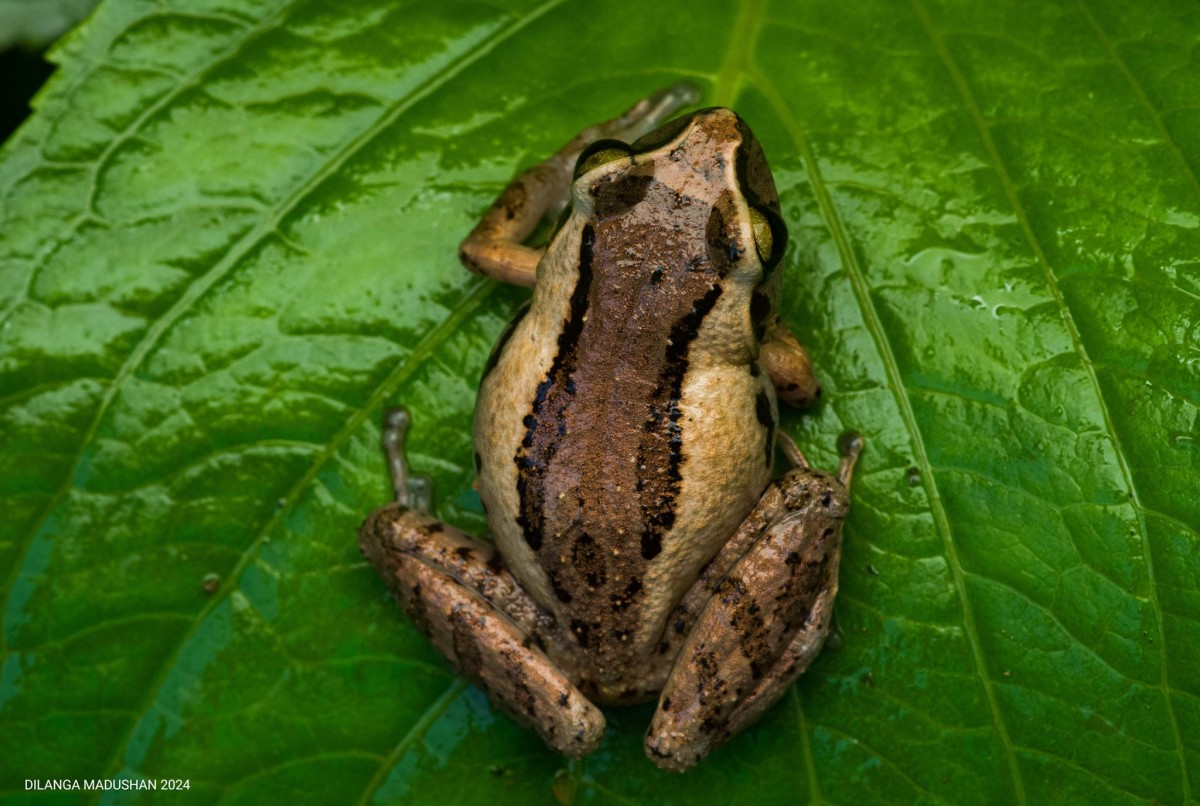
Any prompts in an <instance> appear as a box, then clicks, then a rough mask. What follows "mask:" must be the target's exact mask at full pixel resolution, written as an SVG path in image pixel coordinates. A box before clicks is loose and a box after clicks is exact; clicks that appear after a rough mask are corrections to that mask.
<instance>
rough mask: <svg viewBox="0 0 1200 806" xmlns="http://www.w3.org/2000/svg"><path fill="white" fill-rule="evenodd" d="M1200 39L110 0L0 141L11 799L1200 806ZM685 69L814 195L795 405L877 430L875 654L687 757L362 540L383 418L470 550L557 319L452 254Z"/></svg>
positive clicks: (819, 456)
mask: <svg viewBox="0 0 1200 806" xmlns="http://www.w3.org/2000/svg"><path fill="white" fill-rule="evenodd" d="M1198 35H1200V9H1198V8H1197V7H1196V6H1195V5H1194V4H1190V3H1183V2H1178V3H1170V2H1168V3H1160V4H1128V3H1122V2H1119V0H1077V1H1070V0H1057V1H1054V2H1044V1H1043V0H1029V1H1028V2H1019V1H1018V0H1005V2H1001V3H984V2H974V3H961V2H951V0H914V1H913V3H912V4H909V3H903V2H902V3H882V4H880V3H872V4H867V3H837V4H828V3H820V2H815V1H814V0H807V1H806V2H801V1H800V0H794V1H792V0H787V1H785V0H772V1H771V2H767V1H766V0H759V2H748V3H743V4H726V3H719V2H716V0H711V1H710V2H700V1H699V0H689V2H686V3H684V2H664V3H653V4H650V3H647V4H639V6H638V10H637V11H636V13H635V12H634V11H633V10H632V7H629V6H625V5H623V4H618V3H582V2H580V3H575V4H570V3H567V2H563V1H562V0H550V1H549V2H544V3H541V4H537V3H535V2H530V1H529V0H501V1H500V2H497V3H494V4H490V5H481V4H475V3H468V2H459V1H458V0H449V1H448V2H445V3H439V4H437V5H436V7H435V5H434V4H423V3H415V2H414V3H411V4H401V3H399V2H386V3H378V2H373V1H368V0H360V1H359V2H354V3H340V4H328V5H323V4H317V3H307V2H298V1H297V0H274V1H272V0H262V2H256V0H207V1H206V2H202V3H195V2H188V3H184V2H181V0H156V2H150V0H124V1H123V2H118V1H117V0H107V2H105V3H104V4H102V5H101V6H100V8H99V9H98V11H97V13H96V14H95V15H94V16H93V17H92V18H91V19H90V20H89V21H87V22H86V23H85V24H84V25H83V26H82V27H81V28H80V29H78V30H77V31H75V32H74V33H73V34H71V35H70V36H69V37H67V39H66V40H65V41H64V42H62V43H60V45H59V46H58V47H57V48H56V51H55V53H54V58H55V60H56V62H57V63H58V64H59V65H60V69H59V71H58V73H57V75H56V76H55V77H54V78H53V79H52V81H51V83H50V85H49V86H48V87H47V88H46V89H45V90H44V91H43V92H42V94H41V95H40V96H39V98H38V111H37V113H36V114H35V116H34V117H33V118H32V119H31V120H30V122H29V123H28V124H27V125H26V126H25V127H24V128H23V129H21V130H20V132H19V133H18V134H17V135H16V136H15V137H14V139H13V140H12V141H11V142H10V143H8V145H7V146H6V147H5V149H4V150H3V152H2V154H0V256H2V257H0V434H2V435H3V437H2V440H0V496H2V498H3V501H2V503H0V513H3V517H2V518H0V575H3V577H2V578H4V579H5V580H6V581H5V583H3V628H2V630H0V636H2V638H0V640H2V641H3V647H2V649H3V653H4V655H3V660H2V666H0V790H3V791H4V792H6V793H7V794H13V795H17V796H18V797H19V796H21V795H22V794H23V793H24V790H25V779H45V778H93V777H111V776H132V777H138V776H141V777H145V778H147V779H150V780H153V781H158V780H160V779H164V778H178V779H186V780H188V782H189V784H190V789H189V790H188V791H187V792H186V793H185V797H186V799H187V800H188V801H205V802H207V801H214V800H218V799H224V800H228V801H234V802H259V801H262V800H264V799H266V798H268V797H269V799H270V800H271V801H278V800H281V799H283V798H288V799H291V800H293V801H296V802H300V801H305V802H308V801H332V802H347V801H349V800H358V801H359V802H363V803H368V802H369V803H375V802H380V803H381V802H386V801H392V800H397V799H402V798H416V799H419V800H421V801H425V802H528V801H534V802H544V801H546V800H549V799H551V798H553V797H555V796H557V797H559V798H560V799H562V800H569V799H571V798H572V797H576V798H579V799H581V800H585V799H586V800H588V801H595V802H635V801H636V802H643V801H644V802H685V801H691V800H700V799H703V800H705V801H712V802H739V801H740V802H749V801H753V802H759V801H761V800H768V801H779V802H783V801H786V802H796V801H800V802H822V801H825V802H864V801H894V802H903V803H910V802H943V803H976V802H993V803H1012V802H1017V803H1046V802H1089V803H1090V802H1104V803H1145V802H1150V801H1154V802H1158V803H1164V804H1165V803H1184V802H1192V803H1195V802H1196V801H1197V799H1198V798H1200V534H1198V532H1197V524H1200V443H1198V436H1200V434H1198V432H1200V414H1198V410H1200V346H1198V329H1200V304H1198V301H1200V179H1198V174H1200V168H1198V166H1200V99H1198V93H1197V90H1196V87H1197V86H1200V83H1198V79H1200V73H1198V69H1197V66H1196V62H1195V60H1194V58H1193V53H1194V50H1195V41H1196V38H1197V36H1198ZM681 77H687V78H691V79H692V80H694V81H696V82H698V83H699V84H700V85H701V86H703V87H704V88H705V103H712V104H724V105H729V106H733V107H735V108H736V109H737V110H738V111H739V112H740V113H741V114H742V115H743V116H744V117H745V118H746V119H747V120H748V121H750V123H751V125H753V127H754V129H755V131H756V133H757V134H758V136H759V138H760V139H761V140H762V141H763V143H764V147H765V149H766V151H767V154H768V155H769V157H770V159H771V161H772V165H773V168H774V171H775V176H776V179H777V181H778V184H779V186H780V188H781V190H782V197H783V202H784V211H785V216H786V219H787V221H788V223H789V225H790V227H791V229H792V243H793V247H792V249H791V251H790V252H789V254H788V256H787V272H788V287H787V292H786V311H785V313H786V319H787V321H788V322H790V323H791V324H792V325H793V327H794V329H795V330H796V331H797V332H798V333H799V334H800V336H801V338H802V339H803V340H804V341H805V342H806V343H807V344H808V345H809V346H810V348H811V350H812V353H813V356H814V360H815V362H816V364H817V366H818V368H819V372H820V374H821V376H822V378H823V380H824V382H825V390H826V395H825V399H824V402H823V404H822V406H821V407H820V408H819V409H818V410H817V411H816V412H815V413H811V414H805V415H800V414H794V413H793V414H789V415H787V416H786V418H785V420H784V423H783V425H784V427H785V428H786V429H788V430H789V431H791V432H792V433H793V434H795V436H796V437H797V438H798V440H799V442H800V444H801V446H802V447H803V448H804V450H805V451H806V452H808V453H809V455H810V457H811V458H814V459H815V460H816V461H817V463H818V464H820V465H823V466H826V467H828V466H830V465H831V464H833V462H834V461H835V453H834V445H835V439H836V436H837V434H838V433H839V432H840V431H842V430H843V429H845V428H847V427H854V428H857V429H859V430H861V431H862V432H864V434H865V435H866V438H867V446H868V452H867V454H866V455H865V456H864V459H863V462H862V465H861V474H860V475H859V477H858V478H857V479H856V481H855V488H854V493H855V506H854V510H853V512H852V514H851V518H850V522H849V526H848V529H847V534H846V555H845V559H844V562H843V566H842V578H841V585H842V592H841V595H840V597H839V600H838V621H839V624H840V628H841V631H842V633H843V641H842V648H841V649H840V651H826V652H825V653H824V654H823V655H822V656H821V658H820V659H819V660H818V661H817V663H816V664H815V665H814V666H813V667H812V669H811V670H810V671H809V672H808V673H807V674H806V675H805V676H804V677H802V678H801V680H800V681H799V683H798V684H797V685H796V686H795V687H794V688H793V690H792V692H791V693H790V694H789V695H788V696H787V697H786V698H785V699H784V700H783V701H782V702H781V703H780V704H779V705H778V706H776V707H775V708H774V709H773V710H772V711H771V712H770V713H769V714H768V715H767V716H766V718H765V719H764V720H763V721H762V722H761V723H760V724H759V725H757V726H756V727H754V728H753V729H751V730H749V731H748V732H746V733H745V734H743V735H741V736H739V737H737V738H735V739H734V740H733V741H732V742H731V743H730V744H729V745H727V746H726V747H725V748H723V749H721V750H719V751H718V752H716V753H715V754H714V755H713V756H712V757H711V758H710V759H709V760H707V761H705V762H704V763H703V764H701V765H700V766H699V767H698V768H696V769H695V770H693V771H691V772H688V773H687V774H685V775H683V776H682V777H681V776H677V775H671V774H667V773H662V772H659V771H657V770H656V769H655V768H654V767H653V766H652V765H651V764H650V763H649V762H648V761H646V760H645V759H644V758H643V757H642V753H641V734H642V732H643V730H644V729H645V725H646V724H647V722H648V717H649V712H648V710H647V708H644V707H643V708H626V709H610V710H609V716H610V731H609V736H608V738H607V739H606V742H605V744H604V745H603V747H602V748H601V750H600V751H599V752H598V753H596V754H595V755H594V756H591V757H589V758H587V759H585V760H584V761H581V762H573V763H569V764H568V763H566V762H565V761H564V760H563V759H561V758H559V757H556V756H554V755H552V754H550V753H549V752H547V751H546V750H545V749H544V748H543V747H542V746H541V744H540V742H539V741H538V740H537V739H536V737H534V736H533V735H532V734H531V733H530V732H528V731H525V730H522V729H520V728H518V727H516V726H515V725H514V724H513V723H512V722H510V721H509V720H508V719H507V718H506V717H504V716H501V715H499V714H497V713H496V712H494V711H493V710H492V709H491V707H490V706H489V704H488V702H487V700H486V698H484V697H483V696H482V695H481V694H480V693H479V692H478V691H477V690H475V689H474V688H472V687H469V686H466V685H465V684H464V683H462V682H461V681H460V680H458V679H457V678H456V677H455V676H454V675H453V674H452V673H451V672H450V670H449V668H448V667H447V665H446V664H445V663H444V662H443V660H442V659H441V658H440V657H439V656H438V655H437V653H436V652H435V651H434V650H433V649H432V648H431V647H430V646H429V645H428V644H427V642H425V641H424V640H423V639H422V638H421V637H420V636H419V635H418V634H417V633H416V632H415V631H414V630H413V629H412V628H411V626H410V625H409V624H408V623H407V621H406V619H405V618H404V616H403V615H402V613H401V612H400V611H399V609H398V608H397V607H396V606H395V605H394V604H393V603H391V602H390V601H389V600H388V598H387V596H386V594H385V593H384V589H383V586H382V584H381V582H380V580H379V579H378V578H377V577H376V576H375V574H374V572H373V571H371V570H370V569H369V568H367V566H366V565H365V564H364V563H363V562H362V560H361V559H360V558H359V555H358V550H357V546H356V540H355V528H356V526H357V525H358V523H359V521H360V520H361V519H362V518H363V517H364V516H365V515H366V514H367V513H368V512H369V511H370V510H371V509H372V508H373V507H374V506H376V505H377V504H379V503H381V502H382V501H383V500H385V498H386V497H387V490H388V485H387V481H386V478H385V474H384V464H383V460H382V457H381V455H380V452H379V450H378V448H377V440H378V425H377V423H378V421H379V416H380V412H381V410H382V409H383V408H384V407H385V406H387V405H393V404H397V403H404V404H406V405H408V406H409V407H410V408H411V409H412V410H413V412H414V419H415V427H414V432H413V437H412V443H413V444H412V449H413V453H414V462H415V464H416V466H417V468H418V469H419V470H420V471H422V472H425V473H429V474H430V475H432V476H433V477H434V478H435V480H436V484H437V490H438V511H439V513H440V514H441V515H442V516H443V517H445V518H447V519H448V520H450V521H452V522H454V523H456V524H458V525H461V526H463V527H464V528H468V529H471V530H473V531H475V532H477V533H481V532H482V531H483V529H484V521H483V518H482V514H481V509H480V505H479V500H478V498H477V497H476V496H475V494H474V493H473V492H472V491H471V487H470V483H471V478H472V471H471V445H470V437H469V425H470V420H471V409H472V403H473V396H474V394H473V390H474V387H475V383H476V379H477V377H478V375H479V372H480V369H481V368H482V366H483V363H484V361H485V359H486V356H487V353H488V351H489V349H490V345H491V343H492V341H493V340H494V339H495V337H496V336H497V334H498V332H499V331H500V329H501V328H502V327H503V324H504V322H505V321H506V319H507V317H508V316H509V315H510V314H511V313H512V312H513V311H514V310H515V308H516V307H517V306H518V305H519V304H520V303H521V301H522V300H523V299H524V298H525V297H526V296H527V292H524V291H521V290H519V289H513V288H505V287H500V286H498V285H496V284H494V283H492V282H489V281H483V280H480V279H477V278H474V277H472V276H470V275H468V274H467V273H466V272H464V271H463V270H462V269H461V268H460V267H459V266H458V264H457V261H456V256H455V245H456V243H457V242H458V241H459V239H461V237H462V236H463V235H464V234H465V233H466V232H467V231H468V230H469V229H470V227H471V225H472V222H473V221H474V220H475V219H476V218H477V217H478V216H479V214H480V212H481V211H482V210H483V209H484V208H485V207H486V206H487V204H488V203H489V201H490V199H491V198H493V197H494V195H495V194H496V193H497V192H498V191H499V189H500V188H501V187H502V185H503V184H504V182H505V181H506V180H507V179H508V178H509V177H510V176H511V175H512V174H513V173H514V172H515V171H516V170H518V169H520V168H522V167H525V166H528V165H531V164H533V163H534V162H536V161H538V160H539V159H541V158H542V157H544V156H545V155H547V154H549V153H550V152H551V151H553V150H554V149H556V148H557V147H558V146H559V145H561V143H563V142H565V141H566V139H567V138H568V137H570V136H571V135H572V134H574V133H575V132H576V131H578V130H579V129H580V128H582V127H583V126H585V125H587V124H590V123H593V122H596V121H598V120H600V119H602V118H604V117H607V116H610V115H612V114H615V113H616V112H618V111H620V110H621V109H623V108H624V107H625V106H626V105H628V104H629V103H630V102H632V101H633V100H635V99H636V98H638V97H641V96H642V95H645V94H647V93H649V92H650V91H653V90H655V89H657V88H659V87H662V86H665V85H667V84H669V83H671V82H673V81H675V80H677V79H679V78H681ZM214 586H215V589H214ZM28 797H30V798H38V799H39V802H40V796H39V795H37V794H35V793H28ZM88 797H89V798H93V799H95V798H97V797H98V798H99V799H101V800H104V801H106V802H107V801H114V800H136V799H138V797H139V796H138V795H137V793H132V792H110V793H108V794H106V795H104V796H102V797H100V796H88Z"/></svg>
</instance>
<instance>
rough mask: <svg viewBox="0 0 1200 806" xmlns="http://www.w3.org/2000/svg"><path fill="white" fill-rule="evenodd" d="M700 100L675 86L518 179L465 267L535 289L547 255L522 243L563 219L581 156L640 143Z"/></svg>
mask: <svg viewBox="0 0 1200 806" xmlns="http://www.w3.org/2000/svg"><path fill="white" fill-rule="evenodd" d="M699 98H700V93H699V91H698V90H697V89H696V88H695V87H694V86H693V85H691V84H689V83H686V82H680V83H678V84H674V85H672V86H670V87H668V88H667V89H665V90H661V91H659V92H656V93H655V94H654V95H651V96H650V97H649V98H644V99H642V100H641V101H638V102H637V103H636V104H634V105H633V106H632V107H630V108H629V109H628V110H626V111H625V113H624V114H623V115H621V116H619V117H615V118H613V119H612V120H609V121H606V122H604V123H600V124H597V125H595V126H589V127H588V128H586V129H584V130H583V131H581V132H580V133H579V134H577V135H575V137H574V138H572V139H571V141H570V142H569V143H567V144H566V145H565V146H563V147H562V148H561V149H559V151H558V152H557V153H555V154H554V155H552V156H551V157H550V158H549V159H547V160H546V161H545V162H542V163H540V164H538V165H535V166H533V167H532V168H530V169H529V170H527V171H524V172H523V173H520V174H518V175H517V178H516V179H514V180H512V181H511V182H509V183H508V186H507V187H505V188H504V190H503V191H501V193H500V196H499V197H498V198H497V199H496V201H494V202H492V206H491V207H490V208H488V211H487V212H486V213H484V215H483V218H482V219H480V221H479V223H478V224H477V225H476V226H475V229H473V230H472V231H471V234H470V235H468V236H467V238H466V240H464V241H463V242H462V244H461V245H460V246H459V252H458V254H459V258H460V259H461V260H462V263H463V265H464V266H466V267H467V268H468V269H469V270H471V271H473V272H475V273H476V274H482V275H485V276H487V277H491V278H493V279H496V280H501V281H503V282H506V283H515V284H517V285H523V286H527V287H529V288H532V287H533V284H534V279H535V275H536V270H537V264H538V261H539V260H541V259H542V251H543V250H541V249H531V248H530V247H528V246H525V245H523V244H522V241H524V240H525V239H526V238H528V237H529V235H530V234H531V233H532V232H533V231H534V229H536V228H537V225H538V224H539V223H541V221H542V219H544V218H548V217H552V216H555V215H558V213H559V212H560V211H561V210H562V209H563V208H564V207H565V206H566V204H567V200H568V198H569V194H570V192H571V180H572V178H573V176H572V174H573V172H574V169H575V160H576V159H578V158H579V154H580V152H582V151H583V149H585V148H586V147H587V146H588V145H590V144H591V143H593V142H595V141H596V140H602V139H609V138H613V139H617V140H625V141H632V140H636V139H637V138H638V137H641V136H642V135H643V134H646V133H647V132H649V131H651V130H652V129H654V128H655V127H656V126H658V124H659V123H662V122H663V121H664V120H666V119H667V118H668V117H670V116H671V115H672V114H673V113H674V112H675V111H676V110H678V109H680V108H682V107H684V106H688V105H689V104H693V103H695V102H696V101H697V100H699Z"/></svg>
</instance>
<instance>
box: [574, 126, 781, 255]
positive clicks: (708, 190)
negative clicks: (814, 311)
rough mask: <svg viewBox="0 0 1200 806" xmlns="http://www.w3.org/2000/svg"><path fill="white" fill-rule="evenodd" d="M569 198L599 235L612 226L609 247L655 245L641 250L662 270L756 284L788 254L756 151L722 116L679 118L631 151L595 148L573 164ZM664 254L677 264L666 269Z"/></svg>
mask: <svg viewBox="0 0 1200 806" xmlns="http://www.w3.org/2000/svg"><path fill="white" fill-rule="evenodd" d="M573 197H574V206H575V212H576V214H579V215H582V216H584V217H585V218H587V219H588V220H590V221H591V222H593V223H595V225H596V227H597V229H599V228H600V227H602V226H604V225H609V228H610V235H611V240H610V242H611V243H612V245H614V246H615V245H618V244H620V243H622V242H623V243H624V246H625V247H626V248H627V249H628V248H632V247H633V246H634V239H635V238H636V239H637V243H640V244H660V245H661V246H662V248H661V249H651V250H645V249H642V250H641V251H642V252H644V253H646V254H644V255H643V257H644V258H645V259H654V260H657V261H658V262H659V263H663V264H664V266H665V267H666V268H668V270H669V265H667V264H669V263H676V264H678V265H679V266H680V268H683V269H685V270H686V271H689V272H696V271H712V272H715V273H717V274H718V275H720V276H721V277H725V276H726V275H729V274H732V275H733V276H737V275H742V274H754V275H759V276H761V275H760V274H759V273H760V272H761V273H762V274H769V273H770V272H771V270H772V269H774V268H775V266H777V265H778V264H779V262H780V260H781V258H782V256H783V252H784V249H785V248H786V245H787V227H786V226H785V225H784V223H783V219H782V217H781V216H780V207H779V194H778V192H777V191H776V189H775V181H774V179H773V178H772V176H771V169H770V168H769V167H768V166H767V161H766V158H765V157H764V156H763V151H762V147H761V146H760V145H759V143H758V140H757V139H756V138H755V137H754V134H753V133H752V132H751V131H750V127H749V126H747V125H746V122H745V121H744V120H742V119H741V118H740V117H738V115H737V114H736V113H735V112H733V111H732V110H729V109H725V108H722V107H712V108H709V109H702V110H700V111H698V112H693V113H692V114H690V115H685V116H683V117H679V118H676V119H675V120H672V121H669V122H667V123H665V124H663V125H662V126H660V127H659V128H657V129H655V130H654V131H652V132H650V133H649V134H646V135H645V136H643V137H641V138H640V139H638V140H636V141H634V142H633V143H632V144H627V143H623V142H621V141H619V140H600V141H597V142H595V143H593V144H592V145H590V146H589V147H588V148H587V149H585V150H584V151H583V153H582V154H581V155H580V157H579V160H578V161H577V163H576V167H575V184H574V187H573ZM635 251H636V250H635ZM649 252H653V253H654V254H649ZM667 252H670V253H671V254H673V255H675V256H676V257H677V259H676V260H674V261H663V260H662V258H663V257H664V255H665V254H666V253H667ZM627 254H628V252H627ZM652 262H653V261H652Z"/></svg>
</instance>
